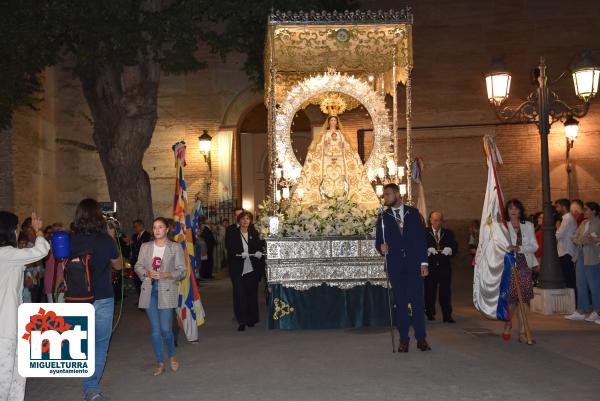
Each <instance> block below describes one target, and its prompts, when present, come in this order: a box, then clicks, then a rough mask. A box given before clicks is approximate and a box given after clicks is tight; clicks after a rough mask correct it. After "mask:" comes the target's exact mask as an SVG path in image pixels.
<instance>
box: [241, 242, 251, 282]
mask: <svg viewBox="0 0 600 401" xmlns="http://www.w3.org/2000/svg"><path fill="white" fill-rule="evenodd" d="M241 234H242V247H243V248H244V253H249V252H248V233H241ZM253 271H254V269H253V268H252V262H251V261H250V255H248V257H246V258H244V270H242V276H243V275H244V274H248V273H251V272H253Z"/></svg>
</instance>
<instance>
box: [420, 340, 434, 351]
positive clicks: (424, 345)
mask: <svg viewBox="0 0 600 401" xmlns="http://www.w3.org/2000/svg"><path fill="white" fill-rule="evenodd" d="M417 348H418V349H420V350H421V351H431V347H430V346H429V344H428V343H427V341H426V340H419V341H417Z"/></svg>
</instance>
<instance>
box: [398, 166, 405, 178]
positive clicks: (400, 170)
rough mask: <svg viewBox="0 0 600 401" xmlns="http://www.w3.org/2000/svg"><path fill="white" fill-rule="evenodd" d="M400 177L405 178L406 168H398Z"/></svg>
mask: <svg viewBox="0 0 600 401" xmlns="http://www.w3.org/2000/svg"><path fill="white" fill-rule="evenodd" d="M398 177H400V178H403V177H404V166H398Z"/></svg>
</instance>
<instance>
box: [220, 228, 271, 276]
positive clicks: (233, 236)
mask: <svg viewBox="0 0 600 401" xmlns="http://www.w3.org/2000/svg"><path fill="white" fill-rule="evenodd" d="M248 234H249V235H248V253H249V254H250V255H253V254H254V253H255V252H257V251H260V252H262V253H265V249H264V241H263V240H261V239H260V235H259V233H258V231H257V230H256V229H255V228H254V227H253V226H250V227H249V229H248ZM242 241H243V239H242V233H241V232H240V228H239V227H236V226H233V227H231V226H230V227H228V230H227V234H226V239H225V247H226V248H227V260H228V261H229V274H231V275H232V276H241V275H242V271H243V270H244V259H243V258H242V257H241V256H237V255H240V254H241V253H242V252H244V244H243V242H242ZM264 261H265V256H264V255H263V257H262V258H260V259H257V258H255V257H254V256H251V257H250V262H251V263H252V268H253V269H254V271H256V272H257V273H258V274H259V277H262V275H263V272H264V269H265V262H264Z"/></svg>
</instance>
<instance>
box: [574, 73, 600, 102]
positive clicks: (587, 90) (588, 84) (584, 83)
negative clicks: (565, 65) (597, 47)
mask: <svg viewBox="0 0 600 401" xmlns="http://www.w3.org/2000/svg"><path fill="white" fill-rule="evenodd" d="M599 79H600V68H599V67H597V66H596V67H591V68H583V69H578V70H575V71H573V85H574V86H575V95H577V97H579V98H580V99H582V100H583V101H586V102H587V101H589V100H590V99H591V98H593V97H594V96H596V94H597V93H598V81H599Z"/></svg>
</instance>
